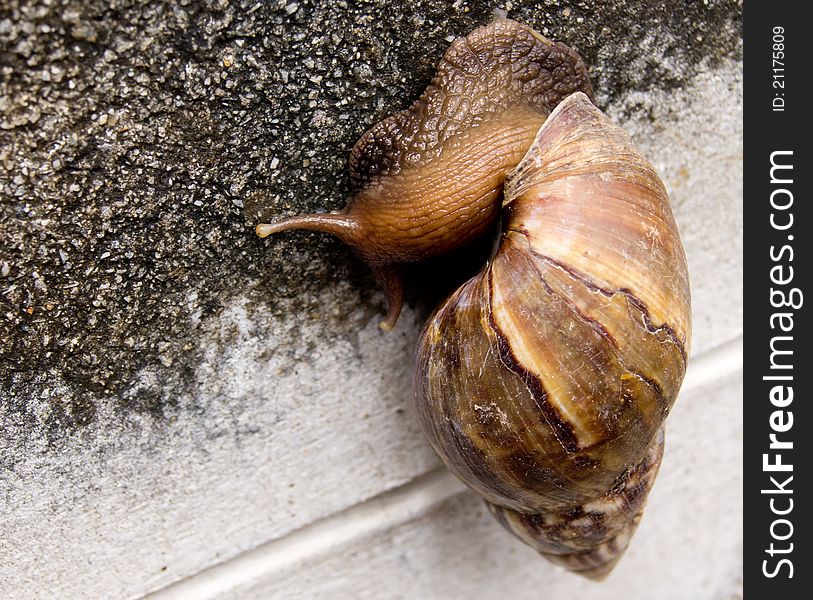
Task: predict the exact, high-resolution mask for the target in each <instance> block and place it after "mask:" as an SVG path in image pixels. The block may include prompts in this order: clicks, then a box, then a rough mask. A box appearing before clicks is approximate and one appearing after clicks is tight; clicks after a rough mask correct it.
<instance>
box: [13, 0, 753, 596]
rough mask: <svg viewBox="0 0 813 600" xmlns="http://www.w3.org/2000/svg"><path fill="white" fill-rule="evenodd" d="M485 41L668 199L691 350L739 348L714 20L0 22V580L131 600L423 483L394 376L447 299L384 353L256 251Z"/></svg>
mask: <svg viewBox="0 0 813 600" xmlns="http://www.w3.org/2000/svg"><path fill="white" fill-rule="evenodd" d="M506 13H507V15H508V16H509V17H511V18H514V19H517V20H520V21H523V22H526V23H528V24H530V25H532V26H533V27H535V28H536V29H537V30H539V31H540V32H542V33H543V34H545V35H547V36H548V37H551V38H552V39H556V40H559V41H562V42H565V43H568V44H570V45H572V46H573V47H575V48H576V49H577V50H578V51H579V52H580V53H581V54H582V55H583V56H584V59H585V61H586V63H587V64H588V65H589V66H590V67H591V77H592V79H593V82H594V85H595V88H596V100H597V103H598V104H599V106H600V107H602V108H604V109H606V110H607V112H608V114H610V116H612V117H613V118H614V119H616V120H617V121H619V122H620V123H621V124H622V125H624V126H625V127H627V128H628V129H629V130H630V131H631V132H632V134H633V136H634V137H635V139H636V141H637V142H639V143H640V144H641V145H642V147H643V148H644V150H645V153H647V154H648V155H649V156H651V157H652V160H653V162H654V163H655V165H656V167H657V168H658V169H659V170H661V172H662V173H663V174H664V180H665V182H666V184H667V188H668V189H669V191H670V193H671V194H672V199H673V205H674V207H675V212H676V217H677V220H678V223H679V225H680V227H681V231H682V232H683V234H684V241H685V243H686V247H687V248H686V249H687V255H688V256H689V264H690V269H691V270H692V283H693V292H694V294H695V300H696V302H695V313H696V323H699V324H702V326H703V330H702V331H703V333H700V332H699V331H697V330H696V333H695V339H696V343H695V349H696V350H697V351H702V350H704V349H708V348H711V347H713V346H714V345H716V344H717V343H719V342H722V341H724V340H726V339H730V338H732V337H735V336H737V335H739V333H740V332H741V303H742V302H741V298H742V294H741V289H740V288H741V262H740V257H739V254H738V249H740V250H741V247H742V246H741V244H742V242H741V231H740V230H741V216H739V214H738V213H739V212H741V198H740V196H741V185H742V183H741V171H740V172H737V165H738V164H739V161H740V157H741V150H742V140H741V116H740V115H741V99H740V95H741V91H740V86H741V72H740V70H739V69H740V66H739V65H740V63H739V61H740V60H741V16H742V14H741V13H742V8H741V5H740V3H739V2H735V1H709V2H696V3H691V4H685V3H683V2H678V1H676V0H675V1H669V2H666V3H661V4H657V3H651V2H647V1H646V0H632V1H628V2H625V3H618V2H613V1H601V0H585V1H583V2H564V1H563V2H550V1H548V2H530V1H529V2H497V3H487V2H479V1H471V2H466V1H460V0H458V1H456V2H441V1H434V0H416V1H415V2H394V1H393V2H389V1H383V0H380V1H379V0H376V1H370V2H365V3H356V2H341V1H339V2H335V1H322V2H308V1H304V0H301V1H300V0H287V1H282V2H272V3H260V2H256V1H251V2H226V1H218V2H213V1H212V2H191V1H188V0H181V1H180V2H153V3H148V4H143V3H139V2H123V1H116V0H114V1H112V2H71V1H66V2H57V1H49V0H39V1H31V2H5V3H3V4H2V6H0V422H2V427H1V428H0V582H4V583H6V584H7V585H9V586H12V587H11V588H10V589H14V590H26V589H28V590H33V591H32V592H31V593H32V594H35V592H36V590H37V589H40V590H48V589H58V590H60V591H61V592H62V593H63V594H64V597H73V596H77V595H82V594H85V595H86V594H87V593H88V591H90V592H93V593H95V595H102V596H104V595H109V594H110V593H111V591H113V590H115V588H114V587H111V586H112V585H114V583H113V582H116V581H121V580H124V581H126V582H127V584H126V586H124V587H123V588H120V589H118V591H117V592H116V593H121V594H122V595H124V596H136V595H139V594H141V593H143V592H145V591H147V590H149V589H154V588H156V587H159V586H161V585H164V584H166V583H168V582H171V581H173V580H175V579H177V578H179V577H183V576H185V575H188V574H190V573H193V572H195V571H196V570H199V569H201V568H203V567H204V566H206V565H208V564H212V563H214V562H218V561H220V560H223V559H224V558H227V557H229V556H233V555H235V554H237V553H239V552H240V551H241V550H243V549H246V548H249V547H252V546H253V545H256V544H257V543H260V542H262V541H264V540H267V539H271V538H273V537H275V536H278V535H281V534H283V533H284V532H286V531H289V530H291V529H292V528H295V527H297V526H300V525H302V524H303V523H307V522H310V521H312V520H313V519H316V518H319V517H320V516H324V515H325V514H330V513H332V512H335V511H337V510H341V509H342V508H345V507H347V506H349V505H352V504H353V503H355V502H358V501H361V500H363V499H364V498H368V497H370V496H373V495H375V494H377V493H380V492H381V491H383V490H385V489H389V488H391V487H393V486H396V485H399V484H401V483H403V482H405V481H408V480H410V479H411V478H413V477H414V476H416V474H419V473H421V472H424V471H425V470H426V469H428V468H431V467H432V466H434V465H435V464H436V463H435V462H434V458H433V457H432V454H431V451H430V450H429V448H428V447H427V446H426V445H425V443H424V442H423V440H422V439H421V438H420V434H419V433H418V430H417V426H416V424H415V423H414V415H412V414H411V412H410V409H409V407H408V404H409V403H408V400H409V395H410V390H409V385H410V384H409V381H410V374H409V368H410V363H411V360H412V357H411V354H412V348H413V347H414V340H415V338H416V335H417V331H418V329H419V327H420V323H421V322H422V319H423V318H424V317H425V315H426V314H427V313H428V312H429V311H430V310H431V307H432V305H433V302H434V299H435V298H436V297H437V296H438V295H439V294H440V293H442V289H443V285H442V284H440V283H438V282H442V281H444V280H446V279H448V278H449V277H450V275H448V272H456V273H457V274H456V275H455V276H454V277H457V278H458V279H459V278H461V277H463V276H464V275H465V271H464V272H463V273H459V272H458V271H457V270H456V269H455V266H454V264H453V262H444V263H441V264H440V265H436V266H435V267H433V271H432V273H433V274H432V276H430V277H424V276H421V275H417V274H416V273H412V276H411V278H410V280H409V287H408V293H407V309H406V311H405V314H404V317H402V322H401V323H400V324H399V326H398V328H397V329H396V330H395V332H393V333H392V334H390V336H389V337H387V336H384V335H383V334H381V333H379V332H378V331H377V330H376V328H375V326H376V323H377V321H378V320H379V319H380V317H381V315H382V314H383V309H384V298H383V294H382V293H381V291H380V290H379V289H378V287H377V284H376V282H375V280H374V278H373V277H372V275H371V274H370V273H369V272H368V271H367V269H366V268H365V267H364V266H363V265H362V264H361V263H359V262H358V261H357V260H356V259H355V257H354V256H353V255H352V253H351V252H350V251H349V250H347V249H346V248H344V247H342V246H341V244H340V243H339V242H337V241H335V240H332V239H330V238H328V237H325V236H321V235H318V234H309V233H291V234H286V235H280V236H277V237H274V238H271V239H269V240H266V241H262V240H259V239H258V238H256V236H255V235H254V233H253V226H254V224H255V223H256V222H257V221H258V220H259V219H260V218H261V217H262V218H271V217H273V216H275V215H279V214H282V213H293V212H304V211H314V210H333V209H337V208H340V207H341V206H342V205H343V204H344V202H345V200H346V198H347V195H348V190H349V181H348V175H347V170H346V162H347V156H348V153H349V149H350V148H351V147H352V145H353V143H354V142H355V141H356V139H357V138H358V137H359V136H360V135H361V134H362V133H363V132H364V131H365V130H366V129H367V128H368V127H369V126H371V125H372V124H373V123H375V122H376V121H378V120H380V119H381V118H382V117H384V116H386V115H388V114H391V113H392V112H394V111H396V110H400V109H402V108H404V107H406V106H408V105H409V104H410V103H411V102H412V100H414V98H416V97H417V95H418V94H419V93H420V91H421V90H422V89H423V88H424V87H425V85H426V84H427V82H428V81H429V79H430V78H431V75H432V73H433V71H434V65H435V63H436V62H437V60H438V58H439V57H440V55H441V54H442V52H443V50H444V49H445V48H446V47H447V46H448V44H449V42H450V41H451V40H452V39H453V38H454V37H457V36H460V35H464V34H466V33H467V32H469V31H470V30H471V29H473V28H474V27H476V26H478V25H482V24H484V23H486V22H488V21H489V20H490V19H491V18H493V17H494V16H495V15H500V16H501V15H505V14H506ZM681 107H685V110H684V109H683V108H681ZM719 107H724V109H723V110H720V108H719ZM738 127H739V129H738ZM701 136H702V137H701ZM701 140H702V141H701ZM721 164H722V165H723V166H724V168H722V169H721V168H720V165H721ZM740 169H741V167H740ZM721 182H722V185H720V183H721ZM717 185H720V188H719V189H718V188H715V189H714V191H713V192H709V188H710V187H714V186H717ZM737 186H739V188H738V187H737ZM738 202H739V204H738ZM732 208H733V210H732ZM715 222H717V223H722V225H721V227H713V224H714V223H715ZM721 265H723V267H724V268H723V269H722V272H723V275H722V276H721V275H720V274H719V273H718V271H717V270H719V269H720V266H721ZM427 280H428V283H429V284H430V285H428V286H427V285H424V284H425V283H426V282H427ZM698 298H700V299H702V300H703V302H702V304H698V303H697V299H698ZM348 390H350V391H348ZM382 407H383V408H382ZM326 456H328V457H331V458H329V459H326V458H325V457H326ZM339 459H340V460H339ZM337 461H338V462H337ZM337 465H338V466H337ZM314 473H316V474H318V476H317V477H314V476H313V474H314ZM326 486H327V488H329V490H328V491H325V488H326ZM34 540H36V543H34ZM101 562H104V564H106V565H108V567H109V573H108V574H107V575H105V576H100V575H99V573H97V572H96V571H95V568H96V567H94V565H98V564H100V563H101ZM32 581H34V582H39V583H36V584H34V587H27V586H28V585H29V584H30V583H31V582H32ZM37 585H39V586H42V587H40V588H37V587H36V586H37ZM0 589H2V586H0ZM93 593H91V595H93ZM35 595H36V594H35Z"/></svg>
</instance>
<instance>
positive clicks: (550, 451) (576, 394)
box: [415, 93, 690, 578]
mask: <svg viewBox="0 0 813 600" xmlns="http://www.w3.org/2000/svg"><path fill="white" fill-rule="evenodd" d="M503 220H504V222H503V233H502V235H501V239H500V245H499V249H498V250H497V252H496V254H495V256H494V257H493V258H492V260H491V261H490V262H489V264H488V265H487V267H486V268H485V269H484V270H483V272H482V273H480V274H479V275H478V276H476V277H474V278H473V279H471V280H470V281H468V282H467V283H465V284H464V285H463V286H462V287H461V288H460V289H458V290H457V291H456V292H455V293H454V294H452V296H451V297H450V298H449V299H448V300H447V301H446V302H445V304H443V305H442V306H441V307H440V308H439V309H438V310H437V312H436V314H435V315H434V316H433V317H432V318H431V319H430V321H429V323H428V324H427V326H426V328H425V330H424V332H423V334H422V337H421V340H420V343H419V349H418V354H417V363H418V366H417V373H416V386H415V387H416V402H417V407H418V413H419V415H420V421H421V425H422V428H423V430H424V432H425V433H426V435H427V437H428V438H429V440H430V442H431V444H432V446H433V447H434V449H435V451H436V452H437V453H438V454H439V455H440V457H441V458H442V459H443V461H444V462H445V463H446V465H447V466H448V467H449V469H450V470H451V471H452V472H453V473H454V474H455V475H457V476H458V477H459V478H460V479H462V480H463V481H464V482H465V483H466V484H467V485H469V486H470V487H471V488H473V489H474V490H475V491H476V492H477V493H479V494H480V495H481V496H482V497H483V498H485V500H486V501H487V502H488V503H489V506H490V509H491V511H492V512H493V513H494V514H495V515H496V516H497V518H498V520H499V521H500V522H501V523H502V524H503V525H505V526H506V527H507V528H508V529H509V530H510V531H512V532H513V533H514V534H516V535H517V536H518V537H519V538H520V539H522V540H523V541H525V542H526V543H529V544H530V545H532V546H534V547H536V548H537V549H538V550H539V551H540V552H542V553H543V554H544V555H545V556H547V557H549V558H551V559H553V560H555V561H556V562H558V563H560V564H564V565H565V566H567V567H568V568H569V569H571V570H573V571H577V572H580V573H582V574H584V575H587V576H589V577H594V578H599V577H601V576H603V575H605V574H606V573H608V572H609V570H610V569H611V568H612V566H613V565H614V564H615V562H616V561H617V560H618V558H619V557H620V556H621V554H622V553H623V551H624V549H625V548H626V545H627V543H628V541H629V538H630V536H631V535H632V533H633V532H634V530H635V527H636V525H637V522H638V519H639V518H640V512H641V508H642V505H643V501H644V498H645V496H646V494H647V492H648V490H649V488H650V486H651V485H652V481H653V479H654V476H655V473H656V472H657V469H658V466H659V464H660V458H661V454H662V445H663V422H664V419H665V418H666V416H667V415H668V414H669V411H670V409H671V407H672V404H673V403H674V401H675V398H676V396H677V393H678V390H679V388H680V385H681V382H682V380H683V376H684V373H685V369H686V356H687V350H688V347H689V337H690V306H689V284H688V276H687V271H686V259H685V256H684V253H683V248H682V246H681V243H680V239H679V237H678V232H677V228H676V226H675V222H674V219H673V217H672V213H671V210H670V207H669V201H668V198H667V195H666V191H665V189H664V187H663V184H662V183H661V181H660V179H659V178H658V176H657V175H656V173H655V172H654V170H653V168H652V166H651V165H650V164H649V163H648V162H647V161H646V160H645V159H644V158H643V157H642V156H641V155H640V153H639V152H638V151H637V150H636V148H635V147H634V146H633V143H632V141H631V140H630V138H629V136H628V135H627V134H626V133H624V131H623V130H621V129H620V128H619V127H617V126H616V125H614V124H613V123H611V122H610V121H609V120H608V119H607V118H606V117H605V116H604V115H603V114H602V113H601V112H600V111H599V110H598V109H597V108H595V107H594V106H593V104H592V103H591V102H590V100H589V99H588V98H587V97H586V96H585V95H584V94H579V93H577V94H573V95H572V96H569V97H568V98H567V99H566V100H564V101H563V102H562V103H561V104H560V105H559V106H558V107H557V108H556V110H554V111H553V113H552V114H551V115H550V117H549V118H548V119H547V121H546V122H545V123H544V125H542V127H541V128H540V129H539V132H538V133H537V135H536V138H535V140H534V142H533V144H532V145H531V147H530V149H529V150H528V152H527V154H526V155H525V157H524V158H523V159H522V161H521V162H520V163H519V165H518V166H517V167H516V169H515V170H514V171H513V172H512V173H510V174H509V176H508V178H507V180H506V182H505V199H504V201H503Z"/></svg>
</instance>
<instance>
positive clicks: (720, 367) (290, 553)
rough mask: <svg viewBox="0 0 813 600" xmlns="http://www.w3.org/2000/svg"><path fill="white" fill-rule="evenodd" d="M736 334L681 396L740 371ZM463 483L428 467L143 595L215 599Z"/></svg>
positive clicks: (377, 528)
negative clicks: (388, 488) (386, 489)
mask: <svg viewBox="0 0 813 600" xmlns="http://www.w3.org/2000/svg"><path fill="white" fill-rule="evenodd" d="M742 351H743V341H742V337H739V338H737V339H734V340H731V341H729V342H726V343H724V344H723V345H721V346H718V347H716V348H714V349H712V350H709V351H706V352H704V353H702V354H701V355H699V356H695V357H693V358H692V359H691V360H690V363H689V368H688V371H687V374H686V379H685V381H684V383H683V387H682V390H681V395H688V394H690V393H692V392H694V391H698V390H700V389H701V388H705V387H707V386H710V385H711V384H713V383H714V382H716V381H722V380H725V379H727V378H730V376H731V375H733V374H736V373H737V372H738V371H741V370H742V365H743V359H742ZM465 491H466V488H465V486H463V485H462V484H461V483H460V482H459V481H457V480H456V479H455V478H454V477H453V476H452V475H451V474H450V473H449V472H448V471H446V470H445V469H443V468H440V469H434V470H432V471H430V472H428V473H426V474H424V475H421V476H419V477H417V478H416V479H414V480H412V481H411V482H409V483H407V484H405V485H402V486H400V487H399V488H397V489H395V490H392V491H390V492H387V493H384V494H381V495H379V496H376V497H374V498H372V499H370V500H367V501H365V502H362V503H359V504H357V505H355V506H353V507H351V508H349V509H347V510H344V511H341V512H339V513H336V514H333V515H331V516H328V517H326V518H324V519H321V520H319V521H317V522H314V523H310V524H308V525H306V526H304V527H301V528H300V529H297V530H295V531H293V532H291V533H289V534H288V535H285V536H283V537H281V538H278V539H275V540H271V541H269V542H267V543H264V544H262V545H260V546H258V547H256V548H254V549H252V550H249V551H247V552H244V553H242V554H240V555H238V556H237V557H235V558H233V559H231V560H228V561H226V562H223V563H221V564H218V565H215V566H213V567H211V568H208V569H205V570H203V571H201V572H199V573H197V574H195V575H193V576H191V577H188V578H186V579H183V580H181V581H178V582H176V583H173V584H171V585H169V586H167V587H164V588H163V589H160V590H158V591H156V592H153V593H151V594H148V595H147V596H145V598H147V599H149V600H165V599H173V600H186V599H189V600H192V599H195V600H204V599H209V598H220V597H223V596H224V595H228V594H231V593H234V592H235V590H237V589H238V588H243V587H244V586H247V585H250V584H251V582H253V581H256V580H259V579H265V580H268V579H271V578H273V577H274V574H275V573H277V572H282V571H283V570H286V569H290V568H291V567H295V566H296V565H298V564H301V563H304V562H308V561H311V560H314V559H318V558H319V557H320V556H325V555H327V554H328V553H333V554H340V553H341V552H342V547H343V546H347V545H349V544H351V543H352V542H356V541H358V540H360V539H362V538H371V537H373V536H375V535H376V534H378V533H382V532H385V531H388V530H391V529H393V528H396V527H398V526H400V525H403V524H405V523H408V522H410V521H414V520H417V519H420V518H421V517H423V516H424V515H426V514H427V513H429V512H430V511H431V510H432V509H433V508H435V507H437V506H438V505H439V504H441V503H443V502H444V501H446V500H449V499H450V498H452V497H453V496H456V495H457V494H460V493H462V492H465Z"/></svg>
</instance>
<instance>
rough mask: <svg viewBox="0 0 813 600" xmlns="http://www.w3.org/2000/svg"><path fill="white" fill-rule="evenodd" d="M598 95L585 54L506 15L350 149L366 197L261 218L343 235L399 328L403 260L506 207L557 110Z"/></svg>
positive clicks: (428, 252) (425, 253)
mask: <svg viewBox="0 0 813 600" xmlns="http://www.w3.org/2000/svg"><path fill="white" fill-rule="evenodd" d="M577 91H582V92H585V93H587V94H588V95H589V94H591V93H592V88H591V86H590V81H589V79H588V76H587V69H586V67H585V66H584V63H583V62H582V60H581V58H580V57H579V56H578V54H576V52H574V51H573V50H571V49H570V48H568V47H567V46H565V45H564V44H561V43H557V42H551V41H550V40H547V39H545V38H544V37H542V36H541V35H539V34H538V33H537V32H535V31H534V30H533V29H531V28H529V27H527V26H525V25H522V24H520V23H517V22H516V21H511V20H508V19H499V20H496V21H493V22H492V23H490V24H489V25H487V26H485V27H481V28H479V29H476V30H475V31H473V32H472V33H470V34H469V35H468V36H467V37H465V38H459V39H457V40H455V41H454V42H453V43H452V45H451V46H450V47H449V49H448V50H447V51H446V53H445V54H444V55H443V58H442V60H441V61H440V64H439V65H438V68H437V73H436V74H435V77H434V78H433V79H432V82H431V83H430V85H429V87H427V88H426V91H424V93H423V94H422V95H421V97H420V98H419V99H418V100H417V101H416V102H415V103H414V104H413V105H412V106H411V107H409V108H408V109H407V110H404V111H402V112H400V113H397V114H395V115H393V116H391V117H389V118H387V119H385V120H383V121H381V122H380V123H378V124H377V125H375V126H374V127H373V128H372V129H370V130H369V131H368V132H367V133H365V134H364V135H363V136H362V137H361V139H359V141H358V142H357V143H356V145H355V147H354V148H353V151H352V153H351V155H350V180H351V184H352V186H353V188H354V191H355V197H354V198H353V199H352V200H351V201H350V202H349V203H348V204H347V206H346V207H345V208H344V210H343V211H342V212H340V213H335V214H319V215H302V216H297V217H291V218H288V219H283V220H281V221H278V222H276V223H271V224H261V225H258V226H257V234H258V235H259V236H261V237H265V236H268V235H271V234H272V233H277V232H279V231H284V230H287V229H311V230H316V231H324V232H327V233H331V234H333V235H336V236H337V237H339V238H340V239H341V240H343V241H344V242H346V243H347V244H350V245H351V246H353V247H354V248H355V250H356V252H357V253H358V254H359V255H360V256H361V258H362V259H363V260H365V261H366V262H367V263H368V264H369V265H370V266H371V267H372V268H373V270H374V271H375V272H376V273H377V274H378V276H379V278H380V279H381V281H382V282H383V284H384V287H385V289H386V292H387V299H388V304H389V308H388V312H387V316H386V318H385V319H384V321H383V322H382V324H381V326H382V328H383V329H385V330H389V329H391V328H392V327H393V326H394V325H395V322H396V321H397V319H398V315H399V313H400V310H401V305H402V302H403V292H402V284H401V279H400V274H399V272H398V270H397V269H396V268H395V267H394V265H397V264H399V263H405V262H411V261H419V260H423V259H426V258H429V257H431V256H437V255H440V254H443V253H446V252H449V251H451V250H454V249H456V248H460V247H462V246H464V245H466V244H468V243H469V242H471V241H473V240H475V239H477V238H478V237H480V236H482V235H483V234H484V233H486V232H487V231H488V230H489V228H490V227H491V226H492V225H493V224H494V223H495V221H496V220H497V218H498V216H499V205H500V198H501V195H502V186H503V181H504V180H505V176H506V174H507V173H508V172H509V171H510V170H511V169H513V168H514V166H516V164H517V163H518V162H519V161H520V159H521V158H522V157H523V155H524V154H525V152H526V151H527V149H528V147H529V146H530V144H531V142H532V141H533V139H534V136H535V135H536V132H537V130H538V129H539V126H540V125H541V124H542V123H543V122H544V121H545V118H546V117H547V116H548V115H549V114H550V112H551V110H553V108H554V107H555V106H556V105H557V104H558V103H559V102H560V101H561V100H562V99H563V98H565V97H566V96H568V95H569V94H571V93H573V92H577Z"/></svg>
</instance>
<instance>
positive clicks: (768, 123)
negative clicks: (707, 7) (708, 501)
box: [743, 2, 813, 600]
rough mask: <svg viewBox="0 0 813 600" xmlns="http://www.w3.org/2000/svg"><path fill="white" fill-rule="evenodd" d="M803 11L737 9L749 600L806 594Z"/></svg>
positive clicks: (811, 225)
mask: <svg viewBox="0 0 813 600" xmlns="http://www.w3.org/2000/svg"><path fill="white" fill-rule="evenodd" d="M805 7H806V3H802V2H799V3H794V2H749V3H747V4H746V5H745V10H744V32H745V33H744V44H743V46H744V53H745V56H744V67H743V68H744V88H745V92H744V93H745V98H744V107H745V108H744V110H745V117H744V118H745V123H744V131H745V141H744V184H745V198H744V206H745V257H744V260H745V263H744V264H745V281H744V286H745V323H744V327H745V338H744V339H745V371H744V379H745V397H744V410H745V435H744V440H745V464H744V471H745V490H744V500H745V522H744V528H745V550H744V552H745V556H744V592H745V597H746V598H781V599H783V600H790V599H792V598H810V597H813V596H811V594H813V564H811V563H810V558H809V557H810V556H811V543H813V537H812V536H811V534H810V527H809V523H810V510H811V507H813V503H811V500H810V490H811V488H813V485H811V481H810V476H811V468H810V467H811V465H810V463H811V455H813V416H811V410H810V406H811V393H810V379H811V375H812V374H813V363H811V357H810V353H809V352H808V353H805V348H806V347H808V343H809V342H810V336H811V333H813V332H811V328H810V317H809V312H810V310H809V309H810V306H809V305H813V290H811V289H810V285H809V282H810V281H811V273H813V255H812V254H811V252H810V245H811V244H810V238H811V237H813V217H812V216H811V211H810V210H809V204H810V202H811V201H813V197H811V186H810V180H811V178H813V163H811V153H810V148H811V145H812V144H811V139H810V136H811V131H812V130H813V126H811V119H810V111H811V103H810V101H809V99H808V98H807V96H806V94H807V90H808V88H809V84H808V78H809V69H808V68H807V61H808V59H809V54H810V50H809V47H808V46H807V42H808V41H809V40H808V39H807V38H808V36H809V35H810V33H809V28H808V24H807V19H806V18H805V16H804V15H803V14H802V13H803V9H804V8H805Z"/></svg>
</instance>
